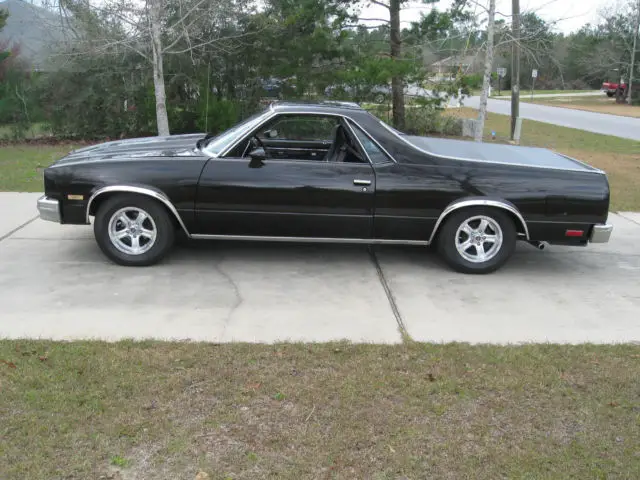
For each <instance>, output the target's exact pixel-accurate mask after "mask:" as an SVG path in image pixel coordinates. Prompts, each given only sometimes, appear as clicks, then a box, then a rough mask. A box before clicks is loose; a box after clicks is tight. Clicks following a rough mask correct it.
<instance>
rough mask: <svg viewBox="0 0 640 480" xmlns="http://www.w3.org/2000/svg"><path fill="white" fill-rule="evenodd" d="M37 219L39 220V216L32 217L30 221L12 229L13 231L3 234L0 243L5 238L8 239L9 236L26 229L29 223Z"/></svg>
mask: <svg viewBox="0 0 640 480" xmlns="http://www.w3.org/2000/svg"><path fill="white" fill-rule="evenodd" d="M38 218H40V215H36V216H35V217H33V218H32V219H31V220H27V221H26V222H24V223H23V224H22V225H20V226H19V227H17V228H14V229H13V230H11V231H10V232H9V233H6V234H4V235H3V236H1V237H0V242H1V241H3V240H4V239H6V238H9V237H10V236H11V235H13V234H14V233H16V232H17V231H18V230H21V229H23V228H24V227H26V226H27V225H29V224H30V223H31V222H33V221H35V220H37V219H38Z"/></svg>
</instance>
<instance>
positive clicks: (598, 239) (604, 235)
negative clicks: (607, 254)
mask: <svg viewBox="0 0 640 480" xmlns="http://www.w3.org/2000/svg"><path fill="white" fill-rule="evenodd" d="M611 232H613V225H609V224H606V225H594V226H593V230H591V237H590V238H589V241H590V242H591V243H607V242H608V241H609V238H610V237H611Z"/></svg>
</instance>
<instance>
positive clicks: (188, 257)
mask: <svg viewBox="0 0 640 480" xmlns="http://www.w3.org/2000/svg"><path fill="white" fill-rule="evenodd" d="M37 196H38V195H35V194H9V193H5V194H0V218H1V219H2V223H0V229H1V230H0V238H2V240H0V305H2V308H1V310H0V337H9V338H20V337H31V338H51V339H81V338H102V339H107V340H116V339H121V338H139V339H141V338H159V339H190V340H203V341H212V342H228V341H246V342H274V341H278V340H290V341H305V342H307V341H309V342H313V341H329V340H340V339H347V340H351V341H353V342H376V343H396V342H400V341H402V335H403V334H407V335H409V336H410V337H411V338H413V339H414V340H419V341H433V342H441V341H445V342H448V341H464V342H472V343H477V342H492V343H493V342H495V343H512V342H532V341H535V342H545V341H549V342H563V343H564V342H566V343H580V342H595V343H609V342H629V341H640V322H639V321H638V312H639V311H640V252H639V251H638V250H637V247H636V240H635V239H636V238H638V237H639V236H640V215H638V214H624V215H612V216H611V221H612V222H613V223H614V225H615V230H614V236H613V241H612V242H611V243H609V244H606V245H593V246H590V247H589V248H562V247H551V248H550V249H549V250H547V251H545V252H539V251H537V250H535V249H533V248H532V247H530V246H528V245H526V244H524V245H520V246H519V248H518V250H517V253H516V254H515V255H514V257H513V258H512V260H511V262H510V263H509V264H508V265H507V266H506V267H505V268H504V269H503V270H501V271H499V272H497V273H495V274H492V275H489V276H467V275H461V274H457V273H454V272H452V271H450V270H449V269H447V268H446V267H445V266H443V264H442V263H441V262H440V261H439V259H438V257H437V256H436V255H434V254H433V253H431V252H430V251H428V249H424V248H418V247H414V248H410V247H406V248H404V247H403V248H400V247H384V248H376V249H375V251H374V253H371V252H370V251H369V249H367V248H366V247H361V246H340V245H284V244H268V243H261V244H257V243H254V244H250V243H231V242H187V244H186V245H180V246H178V247H177V248H176V250H175V252H174V253H173V254H172V255H171V256H170V258H169V259H168V260H167V261H166V262H165V263H163V264H161V265H158V266H155V267H150V268H123V267H118V266H115V265H112V264H110V263H108V262H107V261H106V260H105V259H104V257H103V256H102V254H101V253H100V251H99V250H98V248H97V246H96V244H95V242H94V240H93V232H92V229H91V227H88V226H87V227H84V226H71V225H66V226H65V225H56V224H52V223H49V222H44V221H42V220H40V219H37V218H36V212H35V206H34V205H35V199H36V198H37ZM9 219H11V221H9ZM30 220H32V221H30Z"/></svg>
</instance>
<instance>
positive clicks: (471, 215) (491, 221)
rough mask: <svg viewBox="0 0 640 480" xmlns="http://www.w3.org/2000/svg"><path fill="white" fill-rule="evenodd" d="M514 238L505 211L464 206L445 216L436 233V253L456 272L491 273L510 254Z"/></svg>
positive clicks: (510, 221) (512, 249) (513, 230)
mask: <svg viewBox="0 0 640 480" xmlns="http://www.w3.org/2000/svg"><path fill="white" fill-rule="evenodd" d="M516 238H517V232H516V228H515V225H514V224H513V220H512V219H511V217H509V215H508V214H506V213H505V212H502V211H500V210H497V209H494V208H486V207H473V208H465V209H463V210H460V211H458V212H454V213H452V214H451V215H450V216H449V217H447V219H446V221H445V224H444V225H443V226H442V229H441V230H440V232H439V233H438V252H439V253H440V255H441V256H442V258H443V259H444V260H445V261H446V262H447V263H448V264H449V265H450V266H451V267H452V268H454V269H455V270H457V271H459V272H463V273H490V272H493V271H495V270H497V269H499V268H500V267H501V266H502V265H504V264H505V263H506V261H507V260H508V259H509V257H511V255H512V254H513V251H514V249H515V244H516Z"/></svg>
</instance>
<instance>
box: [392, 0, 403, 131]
mask: <svg viewBox="0 0 640 480" xmlns="http://www.w3.org/2000/svg"><path fill="white" fill-rule="evenodd" d="M389 13H390V15H389V19H390V20H391V23H390V26H389V28H390V31H389V33H390V38H391V59H392V60H394V61H395V62H399V61H400V56H401V55H402V40H401V39H400V0H390V2H389ZM396 66H397V65H396ZM391 98H392V102H393V126H394V127H396V128H397V129H398V130H403V129H404V86H403V82H402V76H401V75H398V74H395V75H394V76H393V77H392V78H391Z"/></svg>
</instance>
